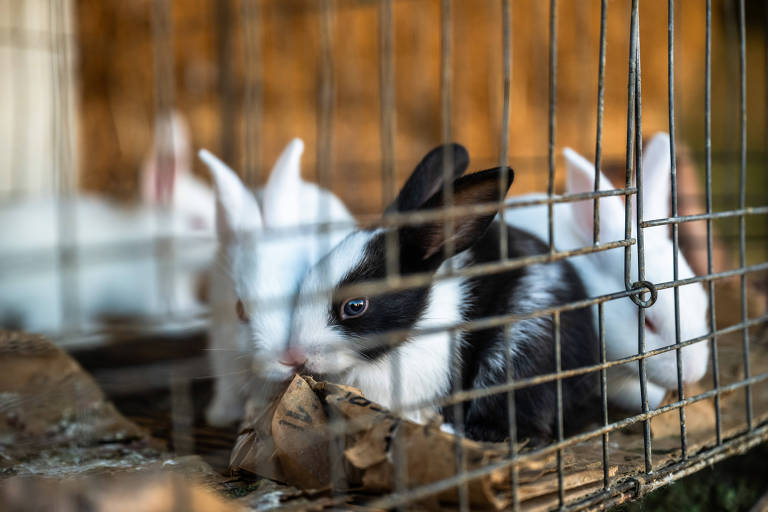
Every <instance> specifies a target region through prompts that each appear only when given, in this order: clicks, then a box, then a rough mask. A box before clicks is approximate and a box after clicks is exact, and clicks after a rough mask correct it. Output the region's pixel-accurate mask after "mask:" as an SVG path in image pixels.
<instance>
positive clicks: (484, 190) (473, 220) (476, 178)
mask: <svg viewBox="0 0 768 512" xmlns="http://www.w3.org/2000/svg"><path fill="white" fill-rule="evenodd" d="M503 175H504V176H505V177H506V182H505V183H503V184H501V180H502V178H503V177H504V176H503ZM514 175H515V173H514V171H513V170H512V169H510V168H507V172H506V173H504V172H503V169H502V168H501V167H496V168H494V169H489V170H487V171H480V172H476V173H474V174H469V175H467V176H463V177H461V178H459V179H457V180H455V181H454V182H453V206H454V207H457V208H463V207H468V206H472V205H476V204H483V203H492V202H497V201H498V200H499V196H500V194H499V186H500V184H501V186H502V187H503V191H504V193H505V194H506V192H507V190H509V187H510V185H512V181H513V180H514ZM446 206H447V205H446V204H445V201H444V198H443V191H442V189H440V190H438V191H437V193H435V194H434V195H433V196H432V197H431V198H430V199H429V200H428V201H427V202H426V203H424V205H423V206H422V207H421V208H419V210H433V209H437V208H445V207H446ZM495 216H496V211H485V212H479V213H472V212H468V213H465V214H462V215H458V216H455V217H453V219H452V221H453V225H452V231H451V233H450V236H446V225H448V224H449V223H450V222H451V220H450V219H447V218H446V219H440V220H436V221H430V222H428V223H425V224H422V225H418V226H406V227H404V228H402V229H401V230H400V244H401V247H402V250H401V258H405V260H406V261H408V262H410V263H412V264H415V265H418V264H419V262H422V263H423V264H425V265H426V267H428V268H437V266H439V265H440V263H442V261H443V260H445V259H446V257H447V256H449V255H448V254H446V251H445V249H446V246H447V245H449V244H452V246H453V254H458V253H460V252H462V251H464V250H466V249H469V248H470V247H471V246H472V245H473V244H474V243H475V242H477V241H478V240H479V239H480V238H481V237H482V236H483V234H484V233H485V231H486V230H487V229H488V226H490V224H491V222H493V218H494V217H495Z"/></svg>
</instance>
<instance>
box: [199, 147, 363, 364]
mask: <svg viewBox="0 0 768 512" xmlns="http://www.w3.org/2000/svg"><path fill="white" fill-rule="evenodd" d="M303 150H304V144H303V143H302V141H301V140H299V139H294V140H293V141H291V142H290V143H289V144H288V146H287V147H286V148H285V150H284V151H283V153H282V154H281V156H280V157H279V159H278V161H277V163H276V164H275V166H274V168H273V169H272V171H271V173H270V177H269V180H268V182H267V184H266V185H265V187H264V189H263V192H262V194H261V205H260V204H259V201H258V200H257V199H256V197H255V196H254V195H253V194H252V192H251V191H250V190H248V189H247V188H246V187H245V186H244V185H243V183H242V182H241V181H240V179H239V178H238V177H237V175H236V174H235V173H234V172H233V171H232V170H231V169H230V168H229V167H227V166H226V165H225V164H224V163H222V162H221V161H220V160H218V159H217V158H216V157H214V156H213V155H212V154H211V153H209V152H207V151H205V150H203V151H201V152H200V158H201V159H202V160H203V161H204V162H205V163H206V164H207V165H208V167H209V168H210V169H211V173H212V174H213V178H214V184H215V189H216V220H217V226H216V227H217V233H218V237H219V242H220V248H219V258H218V259H219V265H220V267H223V269H224V272H225V273H226V275H227V278H228V286H229V289H228V290H224V292H223V293H218V297H219V299H218V300H219V302H222V303H218V304H213V305H212V307H213V314H214V322H216V321H217V318H218V319H219V320H218V321H230V322H233V323H237V324H238V335H239V336H242V338H243V339H244V340H246V345H247V346H246V349H247V350H248V351H249V352H251V353H253V354H254V361H255V362H254V365H256V366H258V367H257V368H255V369H256V370H258V371H260V372H261V371H262V370H263V368H261V365H260V363H261V362H262V361H280V360H282V358H283V357H284V355H285V347H286V341H287V338H288V333H289V327H290V318H291V311H292V309H293V296H294V293H295V291H296V289H297V287H298V285H299V282H300V280H301V279H302V276H303V275H304V272H305V271H306V270H307V268H308V267H309V266H310V265H311V264H313V263H314V262H315V261H317V260H318V259H319V258H320V257H321V256H322V255H323V254H325V252H327V251H328V250H330V249H331V247H333V246H334V245H335V244H336V243H337V242H338V241H339V240H341V239H342V238H343V237H344V235H345V234H346V233H347V232H348V230H349V229H350V227H351V226H352V225H353V224H354V220H353V218H352V216H351V214H350V213H349V212H348V211H347V209H346V207H345V206H344V204H343V203H342V202H341V201H340V200H339V199H338V198H337V197H336V196H334V195H333V194H332V193H331V192H329V191H328V190H325V189H323V188H321V187H319V186H317V185H315V184H313V183H308V182H305V181H303V180H302V179H301V175H300V166H299V164H300V158H301V154H302V152H303ZM323 222H325V223H328V222H336V223H346V224H347V226H346V227H345V228H344V229H341V230H340V229H339V227H338V226H336V227H334V226H331V227H330V228H329V229H328V230H327V231H318V230H317V229H315V227H314V226H313V224H317V223H323ZM219 270H221V269H219ZM217 312H218V316H217ZM256 362H258V363H259V364H257V363H256ZM269 366H270V367H269V368H268V371H270V372H271V371H276V372H277V374H279V375H282V374H283V373H284V372H281V371H279V370H280V367H279V366H280V365H277V366H275V365H269Z"/></svg>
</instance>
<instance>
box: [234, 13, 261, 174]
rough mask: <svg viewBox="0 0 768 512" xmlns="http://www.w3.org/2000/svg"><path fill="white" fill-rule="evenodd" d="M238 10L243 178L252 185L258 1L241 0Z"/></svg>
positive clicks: (257, 113)
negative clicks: (243, 127)
mask: <svg viewBox="0 0 768 512" xmlns="http://www.w3.org/2000/svg"><path fill="white" fill-rule="evenodd" d="M240 11H241V18H242V31H243V55H244V59H245V62H244V69H245V84H244V89H245V94H244V98H243V103H244V105H243V107H244V108H243V111H244V117H245V120H244V122H245V144H244V151H243V153H244V155H245V158H244V160H245V173H244V181H245V183H246V184H247V185H249V186H251V187H253V186H255V185H256V183H257V182H258V179H259V158H260V156H261V130H260V126H259V123H260V122H261V117H262V82H261V69H262V63H263V56H262V46H261V1H260V0H241V4H240Z"/></svg>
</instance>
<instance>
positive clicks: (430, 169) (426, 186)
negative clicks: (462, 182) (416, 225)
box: [384, 143, 469, 214]
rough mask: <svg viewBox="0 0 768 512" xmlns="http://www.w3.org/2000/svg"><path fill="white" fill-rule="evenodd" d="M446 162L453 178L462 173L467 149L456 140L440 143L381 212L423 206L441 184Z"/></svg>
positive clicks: (466, 157) (465, 168)
mask: <svg viewBox="0 0 768 512" xmlns="http://www.w3.org/2000/svg"><path fill="white" fill-rule="evenodd" d="M446 164H448V165H450V174H451V179H452V180H453V179H455V178H458V177H459V176H461V175H462V174H464V171H466V170H467V166H468V165H469V153H467V150H466V148H464V146H462V145H461V144H456V143H452V144H443V145H442V146H438V147H436V148H435V149H433V150H432V151H430V152H429V153H427V156H425V157H424V158H423V159H422V160H421V162H419V164H418V165H417V166H416V168H415V169H414V170H413V172H412V173H411V175H410V177H409V178H408V180H407V181H406V182H405V184H404V185H403V187H402V188H401V189H400V193H399V194H398V195H397V198H396V199H395V200H394V202H393V203H392V204H391V205H389V206H388V207H387V209H386V210H385V211H384V213H385V214H387V213H394V212H407V211H412V210H416V209H417V208H419V207H420V206H422V205H423V204H424V203H425V202H426V201H427V200H428V199H429V198H430V197H432V196H434V195H435V193H436V192H437V191H439V190H440V189H441V188H442V187H443V183H444V181H445V180H444V178H445V169H444V165H446Z"/></svg>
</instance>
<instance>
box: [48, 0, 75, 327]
mask: <svg viewBox="0 0 768 512" xmlns="http://www.w3.org/2000/svg"><path fill="white" fill-rule="evenodd" d="M65 15H66V14H65V12H64V6H63V5H62V0H50V2H49V4H48V16H49V19H48V30H49V43H50V46H49V52H50V59H51V84H52V86H51V94H52V98H51V112H52V120H51V130H52V134H51V143H52V147H51V150H52V157H53V162H52V166H51V168H52V169H53V172H54V173H55V176H54V178H55V180H54V183H55V191H56V223H57V225H56V236H57V252H58V254H57V257H58V279H59V287H60V289H59V302H60V305H61V319H62V324H61V327H63V328H64V329H65V330H74V329H78V330H79V329H81V328H82V325H81V319H82V317H81V315H80V312H81V311H80V306H81V304H80V290H79V279H78V273H79V257H78V246H77V232H78V226H77V224H78V217H77V209H76V204H75V200H74V199H75V194H76V192H77V190H76V187H77V182H76V177H75V169H74V167H73V165H72V164H73V162H72V152H71V139H70V135H71V134H70V133H69V131H68V130H69V129H70V128H71V124H70V123H69V119H70V112H69V87H68V86H69V52H70V50H69V38H68V37H67V35H66V33H65V32H66V29H65V28H64V27H65Z"/></svg>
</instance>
